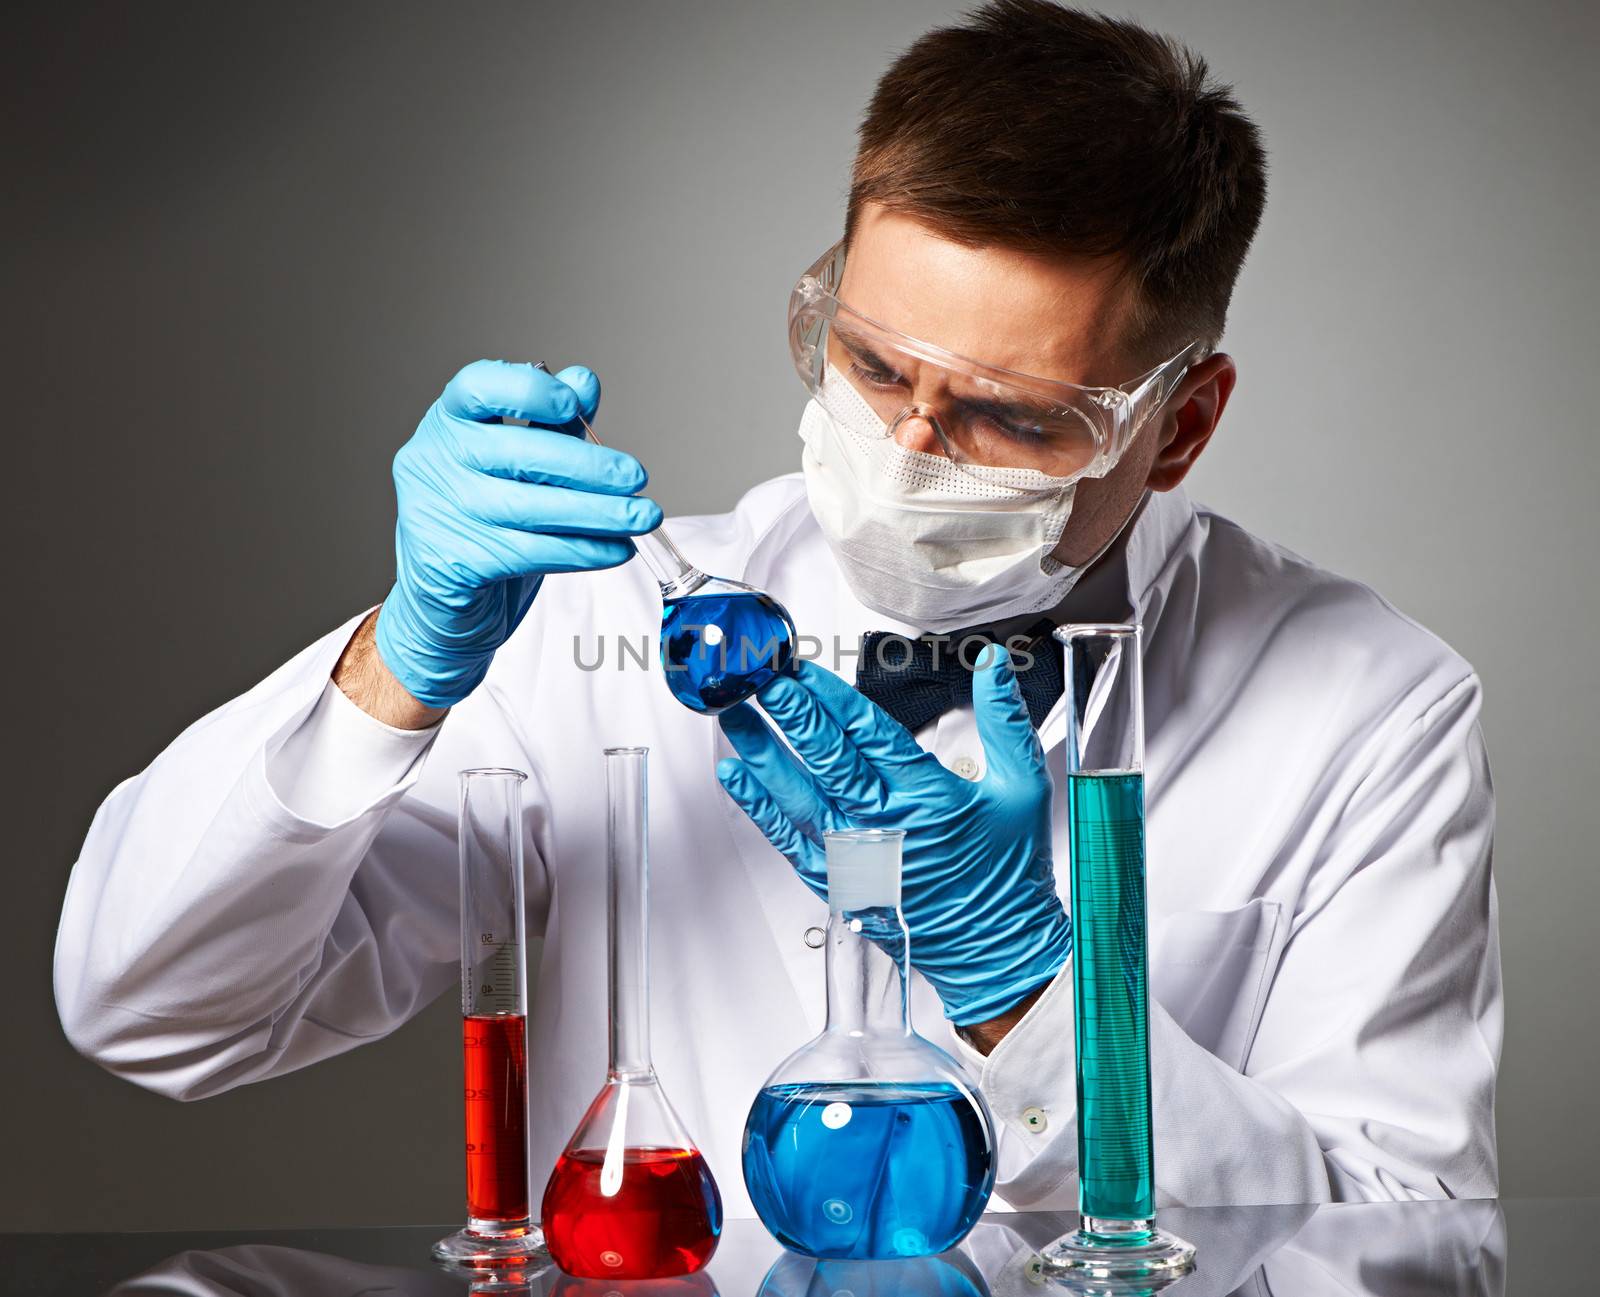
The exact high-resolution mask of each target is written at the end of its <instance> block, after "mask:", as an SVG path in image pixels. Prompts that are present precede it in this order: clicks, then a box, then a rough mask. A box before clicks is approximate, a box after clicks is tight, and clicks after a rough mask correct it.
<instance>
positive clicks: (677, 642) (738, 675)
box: [661, 590, 795, 715]
mask: <svg viewBox="0 0 1600 1297" xmlns="http://www.w3.org/2000/svg"><path fill="white" fill-rule="evenodd" d="M794 649H795V631H794V623H793V622H792V621H790V620H789V614H788V613H786V612H785V611H784V610H783V605H782V604H780V603H778V601H777V600H776V599H773V598H772V597H771V596H770V595H765V594H762V593H761V592H760V591H759V590H735V591H733V592H731V593H712V594H692V595H689V596H687V597H686V598H682V599H670V600H668V601H667V603H666V605H665V606H664V607H663V608H662V610H661V666H662V668H663V670H664V671H665V672H666V676H667V687H668V688H670V689H671V690H672V692H673V695H674V696H675V697H676V698H677V700H678V701H679V702H680V703H682V704H683V705H684V706H685V707H689V708H692V709H693V710H695V711H697V712H705V713H707V714H713V715H714V714H715V713H717V712H720V711H722V710H723V709H724V708H727V707H732V706H733V705H734V703H737V702H743V701H744V700H745V699H746V698H748V697H750V695H751V694H753V693H755V691H756V690H757V689H759V688H761V686H762V685H764V684H766V683H767V681H769V680H771V679H773V678H774V677H776V676H778V675H780V674H781V673H783V672H787V671H793V670H794Z"/></svg>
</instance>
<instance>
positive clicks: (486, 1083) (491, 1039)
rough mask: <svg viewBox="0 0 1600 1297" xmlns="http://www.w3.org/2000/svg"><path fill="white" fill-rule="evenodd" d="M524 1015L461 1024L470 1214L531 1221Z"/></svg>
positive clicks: (496, 1218)
mask: <svg viewBox="0 0 1600 1297" xmlns="http://www.w3.org/2000/svg"><path fill="white" fill-rule="evenodd" d="M525 1030H526V1027H525V1020H524V1019H523V1017H522V1015H521V1014H516V1015H511V1014H504V1015H496V1016H493V1017H473V1018H463V1019H462V1020H461V1056H462V1060H463V1061H464V1062H465V1064H466V1080H467V1086H466V1113H467V1215H468V1216H470V1217H471V1218H472V1219H474V1220H488V1221H506V1222H516V1221H525V1220H527V1218H528V1059H527V1052H526V1044H525V1042H526V1036H525V1035H524V1032H525Z"/></svg>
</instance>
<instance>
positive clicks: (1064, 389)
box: [789, 243, 1207, 481]
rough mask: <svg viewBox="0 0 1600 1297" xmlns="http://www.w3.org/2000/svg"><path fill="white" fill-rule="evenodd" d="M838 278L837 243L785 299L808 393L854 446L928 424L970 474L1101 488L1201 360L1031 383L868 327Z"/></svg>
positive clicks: (1185, 354)
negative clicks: (1104, 382) (1104, 383)
mask: <svg viewBox="0 0 1600 1297" xmlns="http://www.w3.org/2000/svg"><path fill="white" fill-rule="evenodd" d="M843 275H844V244H843V243H837V244H835V245H834V246H833V247H831V248H829V249H828V251H827V252H825V253H824V254H823V255H822V257H821V259H820V260H819V261H818V262H817V263H816V264H815V265H814V266H812V267H811V269H809V270H808V271H806V273H805V274H804V275H802V276H801V277H800V282H799V283H797V284H796V285H795V287H794V292H793V293H792V294H790V297H789V349H790V352H791V354H792V355H793V357H794V365H795V369H796V370H797V371H798V372H799V374H800V378H801V381H803V382H804V383H805V385H806V390H807V391H809V392H810V393H811V395H812V396H813V397H815V398H816V400H817V402H818V403H819V404H820V405H821V406H822V407H823V409H825V410H826V411H827V412H828V414H829V416H830V417H831V418H833V419H835V420H837V421H838V422H839V423H840V424H842V425H843V426H845V427H847V428H849V429H850V430H851V431H853V432H854V433H855V434H856V435H858V436H861V437H866V438H881V437H893V436H894V435H895V432H896V430H897V429H898V428H899V427H900V426H901V425H902V424H903V423H905V421H906V420H908V419H914V418H916V419H925V420H927V422H928V423H930V424H931V425H932V426H933V429H934V431H935V433H936V435H937V436H938V439H939V444H940V446H941V448H942V449H943V451H944V453H945V455H946V456H948V457H949V459H950V460H951V461H952V462H953V463H955V464H957V465H959V466H961V467H962V468H965V469H968V470H972V469H978V470H983V469H1016V470H1023V471H1025V472H1026V473H1028V474H1029V475H1030V476H1031V474H1033V473H1040V474H1043V475H1044V476H1046V477H1049V478H1057V479H1064V480H1068V481H1072V480H1076V479H1078V478H1080V477H1104V476H1105V475H1106V474H1107V473H1109V472H1110V471H1111V470H1112V469H1113V468H1114V467H1115V466H1116V463H1117V461H1118V460H1119V459H1121V458H1122V455H1123V453H1124V452H1125V451H1126V450H1127V449H1128V446H1129V445H1130V444H1131V443H1132V441H1133V438H1134V436H1135V434H1137V433H1138V431H1139V429H1140V428H1141V427H1143V426H1144V424H1145V423H1146V422H1148V420H1149V418H1150V416H1151V415H1153V414H1154V413H1155V412H1156V411H1157V410H1159V409H1160V408H1161V407H1162V405H1163V404H1165V402H1166V400H1167V398H1168V397H1169V396H1171V395H1172V393H1173V391H1174V389H1175V388H1176V387H1177V385H1178V383H1179V382H1181V381H1182V379H1183V376H1184V374H1186V373H1187V372H1188V370H1189V367H1190V366H1191V365H1193V364H1194V363H1195V362H1196V361H1198V360H1200V359H1201V358H1203V357H1204V356H1205V354H1206V350H1207V348H1206V345H1205V344H1204V343H1203V342H1198V341H1197V342H1192V343H1190V344H1189V345H1188V346H1186V347H1185V348H1184V349H1183V350H1182V351H1180V352H1179V353H1178V354H1177V355H1176V356H1174V357H1172V359H1171V360H1168V361H1166V362H1165V363H1164V364H1161V365H1157V366H1156V367H1155V368H1154V369H1152V370H1150V371H1149V373H1146V374H1142V375H1140V376H1139V377H1138V378H1136V379H1134V380H1133V381H1132V382H1130V383H1126V384H1124V385H1123V386H1122V387H1080V386H1078V385H1077V384H1076V383H1063V382H1059V381H1056V380H1054V379H1047V378H1036V377H1033V376H1032V375H1029V374H1019V373H1016V372H1014V371H1013V370H1009V369H1000V368H997V367H996V366H993V365H986V364H984V363H983V362H982V361H978V360H969V359H968V358H967V357H965V356H959V355H956V354H955V353H954V352H950V351H945V350H944V349H943V348H942V347H936V346H934V345H933V344H932V343H929V342H922V341H919V340H918V339H916V338H913V337H911V336H909V335H908V334H904V333H901V332H900V331H899V330H898V329H891V328H890V327H888V326H887V325H884V324H879V323H878V322H877V321H876V320H872V319H869V318H868V317H867V316H865V315H862V314H861V313H860V312H858V311H856V310H854V309H852V308H851V307H850V306H849V305H847V304H846V303H845V302H843V301H841V300H840V299H839V297H838V295H837V291H838V286H839V282H840V280H841V278H842V277H843ZM980 475H981V476H984V477H988V476H989V475H988V474H987V473H980Z"/></svg>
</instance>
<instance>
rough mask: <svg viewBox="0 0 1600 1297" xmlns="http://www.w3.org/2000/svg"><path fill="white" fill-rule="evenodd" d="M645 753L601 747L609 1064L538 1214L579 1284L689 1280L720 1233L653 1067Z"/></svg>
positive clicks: (689, 1143)
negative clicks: (605, 838) (603, 763)
mask: <svg viewBox="0 0 1600 1297" xmlns="http://www.w3.org/2000/svg"><path fill="white" fill-rule="evenodd" d="M647 752H648V750H647V749H645V748H607V749H606V796H607V804H608V811H607V830H608V842H609V850H608V856H609V860H608V864H607V890H606V916H607V933H606V936H607V946H608V949H609V952H610V956H611V981H610V991H611V1042H610V1043H611V1055H610V1063H609V1065H608V1067H607V1068H606V1079H605V1084H604V1085H602V1086H601V1087H600V1093H599V1094H597V1095H596V1096H595V1098H594V1101H593V1102H592V1103H591V1104H590V1105H589V1110H588V1112H587V1113H585V1114H584V1117H583V1120H582V1121H581V1122H579V1123H578V1129H577V1130H576V1131H574V1132H573V1135H572V1138H571V1139H570V1140H569V1141H568V1142H567V1147H566V1149H565V1150H564V1151H563V1152H562V1154H561V1157H560V1158H559V1159H558V1160H557V1162H556V1166H555V1170H554V1171H552V1172H551V1174H550V1182H549V1183H548V1184H547V1185H546V1186H545V1191H544V1204H543V1207H542V1209H541V1211H540V1215H541V1217H542V1218H543V1221H544V1231H545V1239H546V1242H547V1244H548V1246H549V1248H550V1256H551V1258H552V1259H553V1260H554V1261H555V1263H556V1264H557V1265H558V1266H560V1267H561V1269H562V1270H564V1271H566V1272H567V1273H568V1274H569V1275H575V1276H577V1277H579V1278H583V1279H664V1278H668V1277H671V1276H673V1275H686V1274H692V1273H694V1272H695V1271H697V1270H699V1269H700V1268H701V1267H702V1266H704V1265H705V1264H706V1262H707V1261H709V1260H710V1259H711V1254H712V1252H714V1251H715V1250H716V1247H717V1240H718V1238H719V1236H720V1235H721V1233H722V1197H721V1195H720V1194H719V1193H718V1192H717V1184H716V1181H715V1180H713V1179H712V1178H711V1171H710V1169H709V1168H708V1167H707V1166H706V1163H705V1159H704V1158H703V1157H701V1156H700V1151H699V1149H697V1148H696V1147H695V1145H694V1141H693V1140H691V1139H690V1138H689V1134H688V1132H687V1131H686V1130H685V1129H684V1128H683V1122H682V1121H680V1120H679V1118H678V1114H677V1113H675V1112H674V1111H673V1110H672V1105H671V1104H670V1103H669V1102H668V1101H667V1096H666V1094H665V1093H664V1092H663V1090H662V1088H661V1082H660V1081H659V1080H658V1079H657V1077H656V1072H655V1068H654V1067H653V1066H652V1065H651V1062H650V1001H649V988H648V982H647V969H648V966H649V941H648V935H649V917H648V916H649V895H650V886H649V863H648V848H647V845H646V823H647V812H646V799H645V759H646V755H647Z"/></svg>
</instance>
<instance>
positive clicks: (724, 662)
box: [535, 361, 798, 716]
mask: <svg viewBox="0 0 1600 1297" xmlns="http://www.w3.org/2000/svg"><path fill="white" fill-rule="evenodd" d="M535 368H537V369H543V370H545V371H546V372H549V366H548V365H546V364H545V363H544V362H543V361H538V362H536V363H535ZM577 422H578V423H579V425H580V426H581V427H582V428H583V435H584V436H585V437H587V438H588V439H589V441H591V442H593V443H594V444H595V445H596V446H598V445H600V444H601V442H600V438H599V437H597V436H595V432H594V427H593V425H591V424H590V422H589V421H588V420H587V419H585V418H584V417H583V415H581V414H580V415H578V416H577ZM633 547H634V550H635V551H636V552H637V553H638V555H639V557H640V558H641V559H642V560H643V561H644V565H645V566H646V567H648V568H649V569H650V574H651V575H652V576H654V577H655V579H656V584H657V585H658V586H660V587H661V669H662V671H663V672H664V673H665V675H666V680H667V688H669V689H670V690H672V695H673V697H675V698H676V699H677V700H678V701H679V702H680V703H682V704H683V705H684V706H685V707H688V708H690V709H691V710H693V711H697V712H703V713H705V714H706V715H708V716H714V715H716V714H717V713H718V712H720V711H723V710H725V709H726V708H729V707H732V706H733V705H734V704H735V703H739V702H743V701H744V700H745V699H746V698H749V697H751V696H752V695H753V694H754V693H755V692H756V690H758V689H760V688H761V687H762V686H763V685H764V684H766V683H767V682H768V681H769V680H772V679H774V678H775V677H777V676H780V675H784V674H788V673H791V672H793V671H794V669H795V665H796V664H795V648H796V645H797V643H798V636H797V635H796V633H795V628H794V619H793V618H792V617H790V616H789V612H788V609H786V608H785V607H784V606H783V605H782V604H781V603H779V602H778V601H777V600H776V599H774V598H773V597H772V596H771V595H770V594H768V593H767V592H766V591H765V590H758V589H756V587H755V586H750V585H745V584H744V583H743V582H740V581H730V580H728V579H727V578H725V577H720V576H709V575H707V574H706V573H704V572H702V571H701V570H700V569H699V568H697V567H695V566H694V564H692V563H690V562H689V560H688V559H686V558H684V556H683V555H682V554H681V553H679V551H678V547H677V546H676V545H674V544H673V543H672V540H671V538H670V537H669V536H668V535H667V531H666V528H665V527H657V528H656V529H655V530H654V531H652V532H647V533H646V534H645V535H643V536H636V537H634V541H633Z"/></svg>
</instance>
